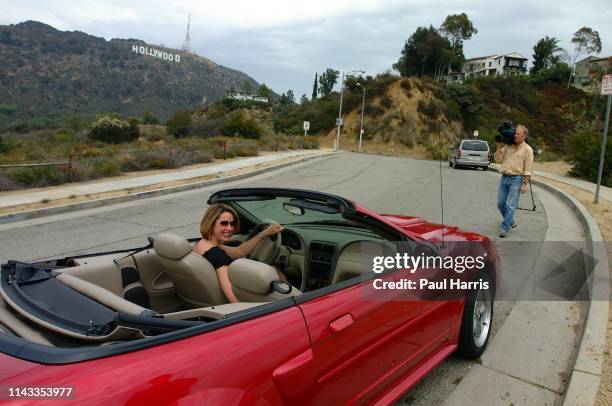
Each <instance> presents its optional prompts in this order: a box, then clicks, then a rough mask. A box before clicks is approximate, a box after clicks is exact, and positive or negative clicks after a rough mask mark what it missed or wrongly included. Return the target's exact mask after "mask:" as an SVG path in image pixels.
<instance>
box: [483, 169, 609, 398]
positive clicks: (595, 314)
mask: <svg viewBox="0 0 612 406" xmlns="http://www.w3.org/2000/svg"><path fill="white" fill-rule="evenodd" d="M491 168H492V169H494V170H495V171H497V172H498V173H499V172H500V170H499V169H498V168H495V167H491ZM531 183H533V184H535V185H537V186H539V187H542V188H544V189H546V190H547V191H549V192H551V193H553V194H554V195H556V196H557V197H558V198H560V199H561V201H563V202H564V203H565V204H567V205H568V206H569V207H570V208H571V209H572V211H573V212H574V214H575V215H576V217H577V218H578V221H580V224H581V225H582V228H583V230H584V233H585V240H586V243H587V254H589V255H590V256H591V257H592V258H593V259H595V261H596V264H595V267H594V271H593V273H592V274H591V276H590V277H589V280H588V285H589V291H590V293H591V297H592V298H596V299H598V300H594V301H589V302H588V304H587V307H588V312H587V317H586V320H585V321H584V325H583V329H582V337H580V340H579V347H578V351H577V353H576V360H575V362H574V366H573V368H572V370H571V372H570V376H569V381H568V384H567V386H566V388H565V391H564V394H563V398H562V401H561V404H562V405H564V406H565V405H567V406H574V405H575V406H578V405H593V404H594V403H595V398H596V397H597V391H598V389H599V385H600V383H601V374H602V370H603V361H604V351H605V348H606V331H607V324H608V298H609V295H610V291H609V286H610V285H609V268H608V256H607V253H606V248H605V242H604V240H603V237H602V236H601V232H600V231H599V226H598V225H597V222H596V221H595V219H594V218H593V216H592V215H591V213H590V212H589V211H588V210H587V209H586V208H585V207H584V205H583V204H582V203H581V202H580V201H578V200H577V199H576V198H574V197H573V196H571V195H569V194H568V193H567V192H565V191H563V190H561V189H559V188H557V187H555V186H553V185H550V184H548V183H546V182H545V181H542V180H539V179H533V178H532V179H531ZM604 297H605V298H606V300H605V301H604V300H602V299H601V298H604Z"/></svg>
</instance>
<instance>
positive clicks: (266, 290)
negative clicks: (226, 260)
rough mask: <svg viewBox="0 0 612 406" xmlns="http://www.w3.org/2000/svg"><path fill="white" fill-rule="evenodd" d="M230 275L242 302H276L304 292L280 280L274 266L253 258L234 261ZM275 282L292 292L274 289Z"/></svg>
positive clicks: (234, 290) (230, 267)
mask: <svg viewBox="0 0 612 406" xmlns="http://www.w3.org/2000/svg"><path fill="white" fill-rule="evenodd" d="M228 277H229V280H230V282H231V283H232V291H233V292H234V294H235V295H236V298H237V299H238V300H239V301H241V302H275V301H277V300H282V299H285V298H288V297H291V296H297V295H301V294H302V292H300V291H299V290H298V289H296V288H294V287H291V285H289V284H287V283H284V284H283V282H280V281H279V280H278V274H277V272H276V269H274V267H272V266H270V265H268V264H264V263H262V262H258V261H253V260H251V259H246V258H240V259H237V260H235V261H234V262H232V263H231V264H230V266H229V272H228ZM273 282H279V283H281V284H283V287H286V288H288V289H289V288H290V292H287V293H280V292H276V291H274V290H273V289H272V283H273Z"/></svg>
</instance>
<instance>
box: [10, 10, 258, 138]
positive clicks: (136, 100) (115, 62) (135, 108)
mask: <svg viewBox="0 0 612 406" xmlns="http://www.w3.org/2000/svg"><path fill="white" fill-rule="evenodd" d="M133 45H137V46H147V47H148V48H149V49H152V48H153V49H156V50H159V51H163V52H167V53H172V54H178V55H180V62H173V61H168V60H163V59H160V58H157V57H152V56H150V55H143V54H140V53H136V52H132V46H133ZM243 86H249V87H251V88H252V89H257V86H258V83H257V82H256V81H255V80H254V79H253V78H251V77H249V76H248V75H246V74H245V73H243V72H240V71H237V70H233V69H230V68H227V67H224V66H221V65H218V64H216V63H214V62H213V61H211V60H209V59H207V58H204V57H200V56H198V55H195V54H192V53H188V52H185V51H178V50H175V49H169V48H165V47H163V46H151V45H147V44H146V43H145V42H143V41H141V40H137V39H112V40H110V41H107V40H105V39H104V38H99V37H95V36H92V35H87V34H85V33H82V32H78V31H74V32H68V31H58V30H56V29H55V28H53V27H51V26H49V25H46V24H43V23H39V22H35V21H27V22H24V23H20V24H15V25H8V26H7V25H0V94H2V99H1V100H0V127H6V126H8V125H10V124H14V125H18V124H19V123H22V124H21V125H22V126H25V125H27V128H29V129H32V128H34V129H36V128H46V127H49V126H50V125H52V124H56V123H57V121H58V120H59V119H60V118H62V117H72V118H73V121H77V120H79V119H81V120H83V118H87V120H88V119H91V118H93V117H94V116H95V115H96V114H99V113H101V112H106V111H108V112H114V113H118V114H121V115H124V116H130V115H141V114H142V113H143V112H144V111H145V110H149V111H151V112H152V113H153V114H155V115H156V116H158V117H159V118H161V119H162V120H164V121H165V120H166V119H167V118H168V117H169V116H170V115H171V114H172V113H173V111H174V110H175V109H177V108H193V107H196V106H198V105H201V104H202V102H203V101H205V100H207V101H214V100H217V99H221V98H223V97H224V96H225V94H226V92H227V91H228V90H229V89H231V88H235V89H241V88H242V87H243ZM87 120H85V121H87Z"/></svg>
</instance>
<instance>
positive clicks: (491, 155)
mask: <svg viewBox="0 0 612 406" xmlns="http://www.w3.org/2000/svg"><path fill="white" fill-rule="evenodd" d="M487 156H488V158H489V161H490V160H491V159H492V158H493V154H491V151H489V153H488V154H487Z"/></svg>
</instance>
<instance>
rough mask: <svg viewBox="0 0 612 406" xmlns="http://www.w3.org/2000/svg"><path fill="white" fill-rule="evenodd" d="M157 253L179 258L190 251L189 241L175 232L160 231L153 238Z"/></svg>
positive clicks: (165, 256)
mask: <svg viewBox="0 0 612 406" xmlns="http://www.w3.org/2000/svg"><path fill="white" fill-rule="evenodd" d="M153 248H154V249H155V252H156V253H157V255H160V256H162V257H164V258H168V259H181V258H183V257H184V256H185V255H187V254H189V253H190V252H191V246H190V245H189V241H187V239H186V238H185V237H181V236H179V235H176V234H171V233H162V234H159V235H158V236H156V237H155V239H154V240H153Z"/></svg>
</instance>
